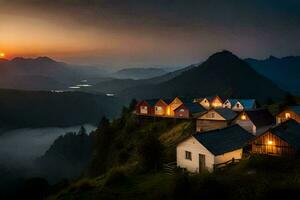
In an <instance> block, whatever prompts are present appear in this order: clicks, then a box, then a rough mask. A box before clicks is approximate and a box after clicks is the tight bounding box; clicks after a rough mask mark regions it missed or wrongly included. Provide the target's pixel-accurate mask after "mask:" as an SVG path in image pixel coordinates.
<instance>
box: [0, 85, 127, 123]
mask: <svg viewBox="0 0 300 200" xmlns="http://www.w3.org/2000/svg"><path fill="white" fill-rule="evenodd" d="M0 97H1V98H0V124H1V125H2V127H3V126H5V127H49V126H73V125H81V124H84V123H94V124H96V123H98V121H99V120H100V119H101V117H102V116H103V115H106V116H110V117H112V116H116V115H117V114H118V113H119V112H120V110H121V107H122V106H121V103H122V102H121V101H120V100H118V99H116V98H114V97H107V96H105V95H96V94H88V93H81V92H63V93H54V92H39V91H19V90H4V89H0Z"/></svg>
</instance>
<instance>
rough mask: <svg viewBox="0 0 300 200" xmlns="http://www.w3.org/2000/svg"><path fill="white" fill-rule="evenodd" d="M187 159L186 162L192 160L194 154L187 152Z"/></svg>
mask: <svg viewBox="0 0 300 200" xmlns="http://www.w3.org/2000/svg"><path fill="white" fill-rule="evenodd" d="M185 159H186V160H192V153H191V152H189V151H185Z"/></svg>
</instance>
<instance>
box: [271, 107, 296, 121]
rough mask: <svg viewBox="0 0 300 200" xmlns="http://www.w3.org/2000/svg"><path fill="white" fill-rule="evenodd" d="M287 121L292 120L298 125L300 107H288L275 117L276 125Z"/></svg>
mask: <svg viewBox="0 0 300 200" xmlns="http://www.w3.org/2000/svg"><path fill="white" fill-rule="evenodd" d="M289 119H293V120H295V121H297V122H298V123H300V105H294V106H288V107H286V108H284V109H283V110H282V111H281V112H280V113H278V114H277V115H276V123H277V124H280V123H282V122H285V121H286V120H289Z"/></svg>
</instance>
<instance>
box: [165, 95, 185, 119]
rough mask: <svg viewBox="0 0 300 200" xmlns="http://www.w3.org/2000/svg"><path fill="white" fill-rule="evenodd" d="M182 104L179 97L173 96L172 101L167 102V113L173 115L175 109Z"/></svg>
mask: <svg viewBox="0 0 300 200" xmlns="http://www.w3.org/2000/svg"><path fill="white" fill-rule="evenodd" d="M182 104H183V101H182V100H180V99H179V97H175V99H174V100H173V101H171V102H170V103H169V110H168V115H170V116H175V112H174V111H175V110H176V109H177V108H178V107H179V106H181V105H182Z"/></svg>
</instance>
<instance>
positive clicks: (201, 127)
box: [196, 108, 237, 132]
mask: <svg viewBox="0 0 300 200" xmlns="http://www.w3.org/2000/svg"><path fill="white" fill-rule="evenodd" d="M236 116H237V114H236V113H235V112H234V111H232V110H230V109H228V108H216V109H211V110H208V111H207V112H205V113H203V114H202V115H200V116H198V117H197V122H196V130H197V132H204V131H209V130H214V129H220V128H225V127H227V126H229V125H230V124H231V122H232V121H233V120H234V119H235V117H236Z"/></svg>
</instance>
